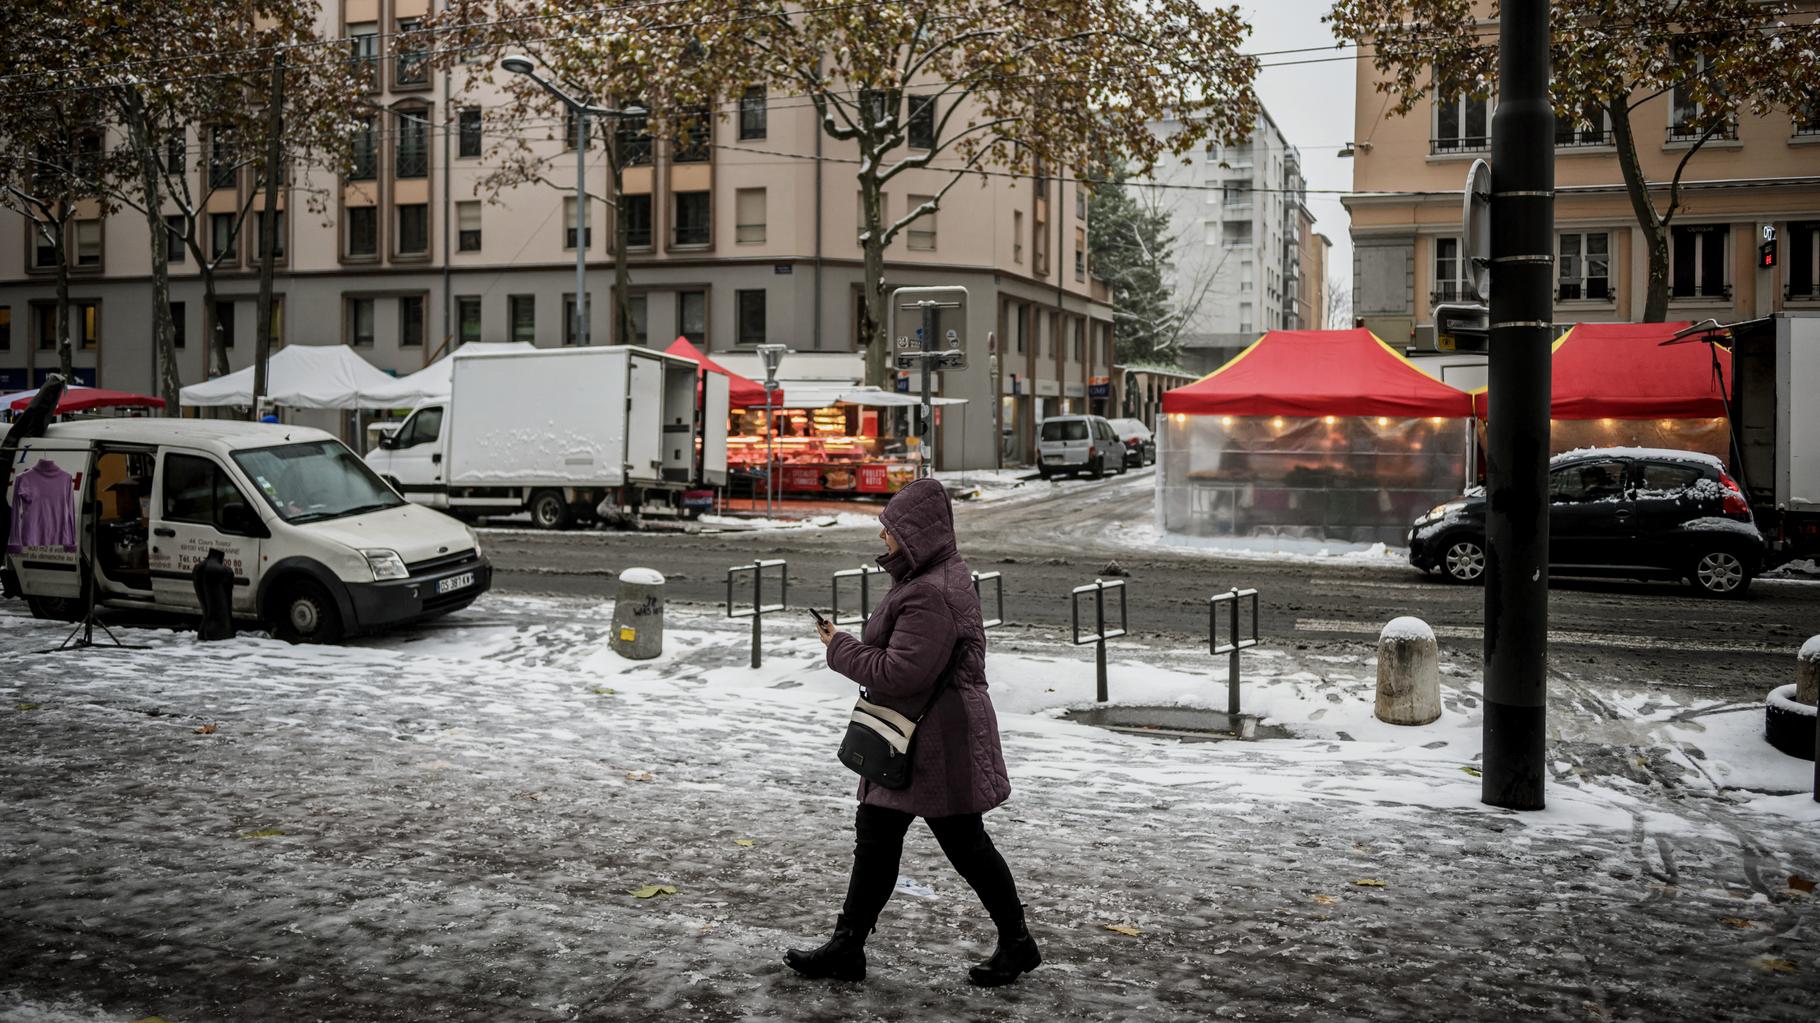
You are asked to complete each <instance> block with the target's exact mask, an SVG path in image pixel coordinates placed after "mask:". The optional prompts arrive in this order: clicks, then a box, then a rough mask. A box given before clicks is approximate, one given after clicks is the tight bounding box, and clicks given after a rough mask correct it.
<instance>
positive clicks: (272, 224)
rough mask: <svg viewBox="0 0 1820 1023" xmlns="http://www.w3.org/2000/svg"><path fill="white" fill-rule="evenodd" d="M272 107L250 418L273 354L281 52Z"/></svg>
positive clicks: (275, 61) (261, 216) (275, 62)
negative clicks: (273, 279)
mask: <svg viewBox="0 0 1820 1023" xmlns="http://www.w3.org/2000/svg"><path fill="white" fill-rule="evenodd" d="M271 104H272V108H271V111H270V118H269V119H268V121H267V123H266V140H265V208H264V209H263V210H260V211H259V307H258V309H259V311H258V314H257V315H258V318H259V323H258V325H257V327H256V328H255V329H254V331H253V337H254V347H253V418H254V419H255V420H256V419H258V418H259V399H261V398H263V397H265V391H266V378H265V366H266V361H267V360H268V359H270V358H271V356H272V275H273V274H274V273H276V272H277V268H276V267H275V266H274V265H273V261H274V260H275V259H276V258H277V256H278V184H279V179H280V178H281V177H282V176H283V174H284V169H283V167H282V162H283V154H284V51H283V50H282V49H281V50H279V51H278V52H277V54H275V55H274V56H273V57H272V94H271Z"/></svg>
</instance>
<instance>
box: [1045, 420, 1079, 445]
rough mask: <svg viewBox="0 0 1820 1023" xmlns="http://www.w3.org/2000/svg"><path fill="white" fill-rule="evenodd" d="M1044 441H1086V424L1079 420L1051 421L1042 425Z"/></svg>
mask: <svg viewBox="0 0 1820 1023" xmlns="http://www.w3.org/2000/svg"><path fill="white" fill-rule="evenodd" d="M1043 439H1044V440H1086V439H1087V423H1086V421H1085V420H1081V419H1051V420H1049V421H1048V422H1046V423H1044V424H1043Z"/></svg>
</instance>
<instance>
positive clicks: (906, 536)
mask: <svg viewBox="0 0 1820 1023" xmlns="http://www.w3.org/2000/svg"><path fill="white" fill-rule="evenodd" d="M878 521H879V523H880V524H881V525H883V526H884V527H885V528H886V529H887V530H890V532H891V535H892V536H894V537H896V538H897V543H898V546H899V547H900V548H902V549H903V553H904V558H905V560H906V561H907V562H908V563H909V566H910V571H912V572H914V571H916V570H918V569H920V568H922V567H923V566H925V565H932V564H934V563H936V562H938V561H941V560H942V559H944V558H946V557H948V556H950V555H952V554H953V553H954V552H955V550H956V549H957V548H956V545H955V541H954V505H953V503H952V502H950V501H949V500H948V488H947V487H944V486H942V485H941V484H940V483H938V482H937V481H935V480H932V479H920V480H917V481H915V482H913V483H911V484H910V485H909V486H907V487H905V488H904V489H902V490H900V491H898V492H897V494H896V496H894V497H892V498H891V501H890V503H888V504H886V505H885V510H884V511H882V512H879V515H878Z"/></svg>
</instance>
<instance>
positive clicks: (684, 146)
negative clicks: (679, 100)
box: [670, 109, 714, 163]
mask: <svg viewBox="0 0 1820 1023" xmlns="http://www.w3.org/2000/svg"><path fill="white" fill-rule="evenodd" d="M677 121H678V123H677V126H676V139H675V142H674V144H673V145H672V146H671V147H670V160H671V162H672V163H705V162H707V159H708V152H709V150H710V148H711V147H712V146H713V143H714V115H713V114H712V113H711V112H709V111H707V110H701V109H697V110H689V111H686V112H684V113H683V114H682V116H681V117H679V118H678V119H677Z"/></svg>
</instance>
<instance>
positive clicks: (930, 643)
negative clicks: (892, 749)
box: [784, 479, 1042, 987]
mask: <svg viewBox="0 0 1820 1023" xmlns="http://www.w3.org/2000/svg"><path fill="white" fill-rule="evenodd" d="M879 523H880V525H882V526H883V528H882V529H881V530H880V531H879V538H880V539H882V540H883V541H884V542H885V551H886V553H885V554H884V555H882V556H881V557H879V559H878V563H879V564H880V565H881V566H883V568H884V569H885V571H887V572H889V573H891V578H892V580H893V581H894V583H895V585H894V586H893V587H892V589H891V592H890V593H889V594H888V595H887V596H886V597H885V599H884V600H883V601H880V603H879V606H878V608H877V610H875V611H874V612H873V614H872V617H871V618H870V619H869V620H868V621H867V622H866V626H865V629H864V633H863V636H862V637H861V638H859V639H855V638H854V637H852V636H850V635H847V634H846V633H843V632H837V631H835V629H834V627H833V626H832V625H828V624H826V623H824V624H822V625H820V626H818V631H819V632H820V634H821V639H822V642H823V643H824V644H826V645H827V648H828V667H830V668H833V669H834V670H835V671H837V672H840V673H841V674H842V675H845V676H847V677H848V678H850V679H852V680H853V681H855V682H857V683H859V684H860V685H861V686H863V687H864V688H865V690H866V697H867V699H868V700H871V701H872V702H874V703H880V704H884V705H885V706H887V707H890V708H892V709H893V710H896V711H897V712H898V713H900V714H902V715H904V716H906V717H914V716H915V715H916V714H917V712H919V711H920V710H922V708H923V706H924V704H926V703H928V701H929V698H930V694H931V693H933V692H936V688H937V686H938V685H939V686H940V687H941V688H940V695H939V696H937V697H936V699H935V702H934V703H933V704H932V705H930V707H929V711H928V714H927V716H925V717H924V718H923V720H922V723H921V724H919V725H918V726H917V727H916V733H915V739H914V745H913V746H912V747H911V771H910V785H909V787H908V788H903V789H888V788H885V787H884V786H882V785H877V784H874V783H872V782H871V781H868V780H865V779H861V780H860V784H859V803H860V805H859V812H858V813H857V814H856V815H855V818H854V822H853V830H854V836H855V840H854V847H853V874H852V876H851V877H850V878H849V879H848V882H847V901H846V904H845V905H844V906H842V908H841V914H840V916H839V918H838V919H837V920H836V921H835V926H834V936H833V937H832V938H830V939H829V940H828V943H827V944H825V945H823V946H821V947H820V948H816V949H811V950H803V949H790V950H789V951H788V952H786V953H785V954H784V962H786V963H788V964H789V965H790V967H791V968H792V969H794V970H795V971H796V972H798V973H800V974H802V975H804V976H806V977H833V978H835V979H837V980H863V979H865V976H866V953H865V944H866V936H867V935H869V934H870V933H872V931H873V929H874V927H875V926H876V924H877V923H878V916H879V913H880V912H881V911H882V910H883V909H884V908H885V903H886V901H887V900H889V899H890V898H891V891H892V889H893V888H895V887H896V886H897V868H898V859H899V857H900V856H901V855H902V853H903V849H904V834H905V832H907V831H908V830H909V828H910V824H911V822H912V821H913V820H915V819H916V818H918V817H921V818H923V820H924V822H925V823H927V824H928V825H929V830H930V831H932V832H934V833H935V840H936V841H937V842H938V843H940V844H941V847H942V852H944V853H946V854H947V856H948V860H949V862H951V863H953V864H954V869H955V870H957V871H959V872H960V875H961V877H963V878H965V879H966V880H967V883H968V884H970V885H972V886H973V890H974V892H976V893H977V894H978V895H979V898H980V902H981V903H983V904H984V905H985V907H986V912H987V913H988V914H990V915H991V917H992V922H993V923H994V924H996V925H997V927H998V947H997V948H996V949H994V950H993V953H992V956H991V958H989V959H987V960H986V961H985V962H983V963H981V964H979V965H978V966H975V967H973V968H972V969H971V970H969V971H968V976H969V979H970V980H972V982H973V983H975V984H978V985H981V986H987V987H995V986H998V985H1001V984H1009V983H1011V982H1012V981H1015V980H1016V979H1017V978H1018V975H1019V974H1022V973H1028V972H1029V971H1031V970H1034V969H1036V967H1037V964H1038V963H1040V962H1042V955H1041V953H1040V952H1039V951H1038V950H1037V946H1036V941H1035V939H1033V938H1031V937H1030V932H1029V931H1028V930H1027V929H1026V928H1025V926H1024V907H1023V904H1022V903H1020V902H1019V901H1018V898H1017V885H1016V883H1015V882H1013V881H1012V879H1011V870H1010V868H1009V867H1007V866H1006V865H1005V858H1004V857H1003V856H1000V855H999V852H998V849H997V848H995V847H994V846H993V844H992V839H991V838H990V837H989V836H988V835H987V834H986V828H985V824H984V821H983V820H982V816H981V815H983V814H984V813H985V812H986V811H988V810H990V809H992V808H993V807H995V806H998V805H999V804H1000V803H1003V802H1004V801H1005V799H1006V797H1008V796H1009V795H1010V794H1011V781H1010V779H1009V777H1007V775H1006V773H1005V758H1004V755H1003V753H1001V752H1000V750H999V739H998V716H997V715H996V714H994V713H993V710H992V701H991V700H990V699H989V698H988V697H987V696H986V632H985V629H984V628H983V627H982V626H981V625H980V607H979V597H978V595H976V594H975V593H974V590H973V579H972V575H971V574H970V573H969V572H968V569H967V563H966V562H965V561H962V560H961V558H960V554H959V552H958V550H957V548H956V546H955V541H954V509H953V506H952V505H950V504H949V501H948V492H947V490H946V489H944V488H943V487H942V485H941V484H940V483H938V482H936V481H935V480H930V479H923V480H917V481H916V482H914V483H912V484H910V485H909V486H907V487H905V488H904V489H903V490H902V491H900V492H899V493H898V494H897V496H895V497H893V498H892V499H891V502H890V504H888V505H886V506H885V510H884V512H883V513H882V514H880V515H879Z"/></svg>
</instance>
